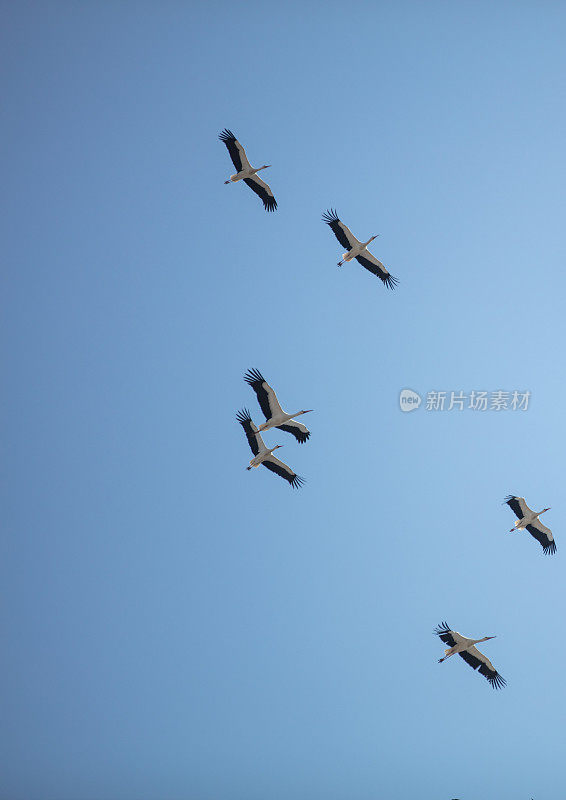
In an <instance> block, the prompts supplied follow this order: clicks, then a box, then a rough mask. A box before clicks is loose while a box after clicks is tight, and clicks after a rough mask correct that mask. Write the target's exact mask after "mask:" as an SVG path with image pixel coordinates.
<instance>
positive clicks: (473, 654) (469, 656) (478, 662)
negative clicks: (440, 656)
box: [458, 645, 507, 689]
mask: <svg viewBox="0 0 566 800" xmlns="http://www.w3.org/2000/svg"><path fill="white" fill-rule="evenodd" d="M458 655H459V656H461V657H462V658H463V659H464V661H465V662H466V664H469V665H470V667H472V669H478V667H479V673H480V675H483V676H484V678H487V680H488V681H489V682H490V684H491V685H492V687H493V688H494V689H502V688H503V687H504V686H505V684H506V683H507V681H506V680H505V678H503V677H502V676H501V675H500V674H499V672H498V671H497V670H496V669H495V667H494V666H493V664H492V663H491V661H490V660H489V658H488V657H487V656H484V654H483V653H480V651H479V650H478V649H477V647H475V646H473V645H472V647H470V648H469V649H468V650H463V651H462V652H461V653H458Z"/></svg>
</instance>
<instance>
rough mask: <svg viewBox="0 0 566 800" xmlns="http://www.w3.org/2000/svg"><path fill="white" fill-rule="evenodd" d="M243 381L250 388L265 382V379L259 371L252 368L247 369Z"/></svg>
mask: <svg viewBox="0 0 566 800" xmlns="http://www.w3.org/2000/svg"><path fill="white" fill-rule="evenodd" d="M244 380H245V382H246V383H248V384H249V385H250V386H253V385H254V383H264V382H265V378H264V377H263V375H262V374H261V372H260V371H259V369H256V368H255V367H253V368H252V369H249V370H248V371H247V372H246V374H245V375H244Z"/></svg>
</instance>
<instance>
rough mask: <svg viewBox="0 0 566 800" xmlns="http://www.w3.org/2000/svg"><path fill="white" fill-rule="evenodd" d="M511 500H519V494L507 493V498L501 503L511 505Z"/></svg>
mask: <svg viewBox="0 0 566 800" xmlns="http://www.w3.org/2000/svg"><path fill="white" fill-rule="evenodd" d="M511 500H518V497H517V495H515V494H508V495H507V497H506V498H505V500H504V501H503V502H502V503H501V505H502V506H504V505H505V504H507V505H509V503H510V502H511Z"/></svg>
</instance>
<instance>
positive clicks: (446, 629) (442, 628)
mask: <svg viewBox="0 0 566 800" xmlns="http://www.w3.org/2000/svg"><path fill="white" fill-rule="evenodd" d="M442 633H452V628H451V627H450V626H449V625H448V623H447V622H446V621H444V622H441V623H440V625H437V626H436V628H435V629H434V631H433V634H434V635H435V636H440V635H441V634H442Z"/></svg>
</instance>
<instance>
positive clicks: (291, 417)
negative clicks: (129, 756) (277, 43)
mask: <svg viewBox="0 0 566 800" xmlns="http://www.w3.org/2000/svg"><path fill="white" fill-rule="evenodd" d="M219 139H220V140H221V141H222V142H224V144H225V145H226V147H227V149H228V152H229V154H230V158H231V159H232V163H233V164H234V167H235V168H236V173H235V174H234V175H231V176H230V178H229V179H228V180H226V181H224V183H225V184H230V183H237V182H238V181H242V180H243V181H244V183H245V184H247V185H248V186H249V187H250V189H251V190H252V191H253V192H255V194H257V195H258V196H259V198H260V199H261V200H262V202H263V206H264V208H265V210H266V211H275V210H276V209H277V201H276V199H275V195H274V194H273V191H272V190H271V187H270V186H269V185H268V184H267V183H265V181H263V180H262V179H261V178H259V177H258V175H257V173H258V172H260V171H261V170H264V169H268V168H269V167H270V166H271V165H270V164H264V165H263V166H261V167H255V168H254V167H252V166H251V164H250V162H249V161H248V159H247V156H246V151H245V150H244V148H243V146H242V145H241V144H240V142H239V141H238V140H237V139H236V137H235V136H234V134H233V133H232V131H230V130H228V129H227V128H226V129H225V130H223V131H222V132H221V133H220V135H219ZM322 221H323V222H325V223H326V224H327V225H328V226H329V227H330V229H331V230H332V232H333V233H334V235H335V237H336V239H337V240H338V242H339V243H340V244H341V245H342V247H344V248H345V250H346V252H344V253H343V255H342V259H341V260H340V261H339V262H338V266H339V267H341V266H342V264H344V263H347V262H349V261H352V260H354V259H355V260H356V261H357V262H358V263H359V264H361V266H362V267H365V269H367V270H368V271H369V272H371V273H372V274H373V275H375V276H376V277H378V278H379V279H380V280H381V281H382V282H383V284H384V285H385V286H386V287H387V288H388V289H394V288H395V286H396V285H397V284H398V280H397V278H394V277H393V276H392V275H391V274H390V273H389V271H388V270H387V268H386V267H385V266H384V264H382V263H381V261H379V260H378V259H377V258H376V257H375V256H374V255H373V254H372V253H370V252H369V250H368V249H367V248H368V246H369V245H370V244H371V242H373V241H374V240H375V239H376V238H377V236H376V235H374V236H370V238H369V239H368V240H367V242H362V241H359V240H358V239H356V237H355V236H354V235H353V234H352V232H351V231H350V229H349V228H348V227H347V226H346V225H345V224H344V223H343V222H342V221H341V220H340V218H339V217H338V214H337V212H336V211H335V210H334V209H329V210H328V211H326V212H325V213H324V214H323V215H322ZM244 380H245V382H246V383H247V384H248V385H249V386H250V387H251V388H252V389H253V391H254V392H255V394H256V397H257V400H258V403H259V406H260V409H261V411H262V413H263V415H264V417H265V422H264V423H262V424H261V425H259V427H258V426H257V425H255V423H254V422H253V420H252V418H251V414H250V412H249V411H248V409H247V408H243V409H242V410H241V411H239V412H238V413H237V415H236V419H237V421H238V422H239V423H240V425H241V426H242V428H243V429H244V433H245V435H246V439H247V440H248V444H249V446H250V449H251V451H252V453H253V458H252V459H251V461H250V462H249V466H247V467H246V469H247V470H251V469H253V468H254V467H259V466H264V467H266V468H267V469H268V470H270V472H273V473H275V474H276V475H279V476H280V477H281V478H284V479H285V480H286V481H287V482H288V483H289V484H290V486H292V487H293V488H294V489H298V488H299V487H301V486H302V485H303V484H304V482H305V481H304V478H302V477H301V476H299V475H297V474H296V473H295V472H294V470H293V469H291V467H289V466H288V465H287V464H285V463H283V461H280V460H279V459H278V458H276V457H275V456H274V455H273V453H274V451H275V450H277V449H279V448H280V447H283V445H281V444H276V445H275V446H274V447H271V448H268V447H266V446H265V444H264V441H263V439H262V437H261V433H262V432H263V431H268V430H271V429H272V428H275V429H276V430H280V431H284V432H285V433H290V434H291V435H292V436H293V437H294V438H295V439H296V440H297V442H298V443H299V444H304V443H305V442H307V441H308V439H309V438H310V431H309V430H308V428H307V427H306V426H305V425H304V424H303V423H301V422H297V421H296V417H299V416H301V415H302V414H309V413H310V412H311V411H312V410H313V409H306V410H302V411H295V412H294V413H291V414H288V413H286V412H285V411H283V409H282V408H281V406H280V405H279V401H278V399H277V395H276V394H275V391H274V390H273V388H272V387H271V386H270V385H269V383H267V381H266V380H265V378H264V377H263V375H262V374H261V372H259V370H257V369H249V370H248V371H247V372H246V374H245V375H244ZM504 503H506V504H507V505H508V506H509V508H510V509H511V511H512V512H513V513H514V514H515V516H516V517H517V521H516V522H515V524H514V527H513V528H511V530H510V533H512V532H515V531H522V530H527V531H528V532H529V533H530V534H531V536H533V537H534V538H535V539H536V540H537V541H538V542H539V544H540V545H541V546H542V549H543V552H544V553H545V554H546V555H552V554H554V553H556V544H555V542H554V537H553V535H552V531H551V530H550V529H549V528H547V527H546V526H545V525H543V523H542V522H541V521H540V519H539V517H540V515H541V514H544V513H546V512H547V511H550V508H543V509H542V510H541V511H533V510H532V509H530V508H529V506H528V505H527V503H526V502H525V498H524V497H516V496H515V495H508V496H507V497H506V498H505V500H504ZM434 634H435V635H436V636H438V637H439V638H440V640H441V641H442V642H444V643H445V644H447V645H448V647H447V648H446V649H445V651H444V656H443V657H442V658H440V659H439V660H438V661H439V663H442V662H443V661H446V659H448V658H450V657H451V656H453V655H456V654H457V655H459V656H460V657H461V658H462V659H463V660H464V661H465V662H466V663H467V664H469V665H470V666H471V667H472V669H474V670H478V672H479V674H480V675H483V677H485V678H486V679H487V681H488V682H489V683H490V685H491V686H492V687H493V688H494V689H501V688H503V687H504V686H505V685H506V680H505V678H503V677H502V676H501V675H500V674H499V672H498V671H497V670H496V669H495V667H494V666H493V664H492V663H491V661H490V660H489V659H488V658H487V656H485V655H483V653H481V652H480V651H479V650H478V649H477V647H476V645H477V644H479V643H480V642H487V641H488V640H489V639H494V638H495V637H494V636H484V637H482V638H481V639H472V638H469V637H467V636H463V635H462V634H461V633H458V631H454V630H452V629H451V628H450V627H449V625H448V624H447V623H446V622H442V623H440V625H438V626H437V627H436V628H435V629H434Z"/></svg>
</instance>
